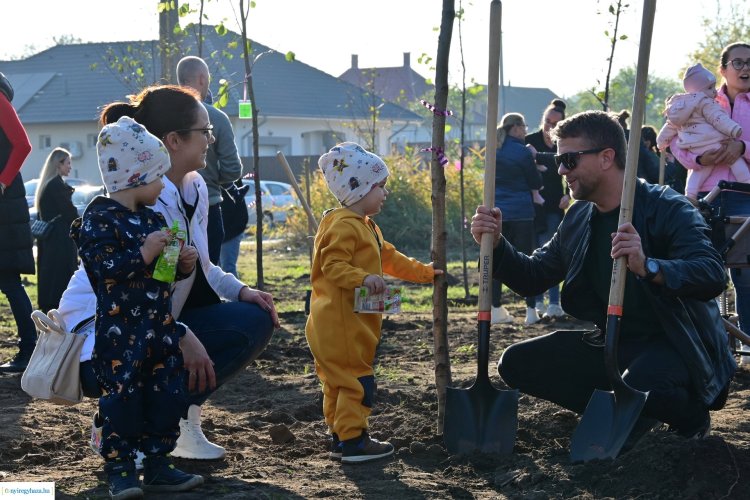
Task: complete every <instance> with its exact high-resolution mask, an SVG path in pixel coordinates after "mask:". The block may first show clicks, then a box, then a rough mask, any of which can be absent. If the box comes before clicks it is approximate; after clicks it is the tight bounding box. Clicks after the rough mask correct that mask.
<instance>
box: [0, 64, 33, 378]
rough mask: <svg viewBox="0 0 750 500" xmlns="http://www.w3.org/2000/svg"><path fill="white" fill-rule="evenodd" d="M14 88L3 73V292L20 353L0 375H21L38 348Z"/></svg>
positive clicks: (23, 153)
mask: <svg viewBox="0 0 750 500" xmlns="http://www.w3.org/2000/svg"><path fill="white" fill-rule="evenodd" d="M12 99H13V87H11V85H10V82H8V80H7V78H5V75H3V74H2V73H0V291H2V292H3V293H4V294H5V297H6V298H7V299H8V303H9V305H10V309H11V311H12V312H13V318H14V319H15V321H16V328H18V337H19V342H18V353H16V355H15V356H14V357H13V358H12V359H11V360H10V361H8V362H6V363H4V364H2V365H0V372H22V371H24V370H25V369H26V366H27V365H28V364H29V358H30V357H31V353H32V352H34V346H35V345H36V328H34V322H33V321H31V310H32V309H31V300H29V296H28V294H27V293H26V290H25V289H24V287H23V283H22V282H21V274H34V254H33V253H32V246H33V242H32V239H31V227H30V226H29V206H28V204H27V203H26V190H25V188H24V186H23V179H22V178H21V174H20V170H21V165H23V161H24V160H25V159H26V157H27V156H28V155H29V153H30V152H31V143H30V142H29V137H28V135H26V131H25V130H24V128H23V125H22V124H21V120H20V119H19V118H18V114H16V110H15V109H13V106H12V105H11V104H10V102H11V100H12Z"/></svg>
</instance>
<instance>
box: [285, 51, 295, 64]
mask: <svg viewBox="0 0 750 500" xmlns="http://www.w3.org/2000/svg"><path fill="white" fill-rule="evenodd" d="M284 58H285V59H286V61H287V62H293V61H295V60H296V56H295V54H294V52H292V51H291V50H290V51H289V52H287V53H286V54H285V55H284Z"/></svg>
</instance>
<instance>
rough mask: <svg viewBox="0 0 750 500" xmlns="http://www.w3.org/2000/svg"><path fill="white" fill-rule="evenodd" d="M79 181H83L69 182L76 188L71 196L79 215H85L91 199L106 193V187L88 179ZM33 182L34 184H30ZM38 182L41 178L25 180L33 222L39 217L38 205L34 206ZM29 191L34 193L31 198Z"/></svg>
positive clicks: (66, 180) (30, 218)
mask: <svg viewBox="0 0 750 500" xmlns="http://www.w3.org/2000/svg"><path fill="white" fill-rule="evenodd" d="M69 180H70V179H65V182H68V181H69ZM79 181H81V179H73V183H72V184H70V183H69V184H70V185H71V186H73V188H74V189H75V191H73V196H72V197H71V200H72V201H73V205H75V207H76V209H77V210H78V215H83V211H84V210H86V207H87V206H88V204H89V203H90V202H91V200H93V199H94V198H96V197H97V195H100V194H105V193H106V190H105V189H104V186H95V185H92V184H89V183H88V182H86V181H83V182H79ZM32 182H33V183H34V184H33V185H30V183H32ZM38 183H39V179H32V180H30V181H26V182H24V187H26V201H27V203H28V204H29V220H30V222H31V223H32V224H33V223H34V221H35V220H36V218H37V212H36V207H35V206H34V196H35V194H36V185H37V184H38ZM29 191H31V193H32V194H31V198H29ZM29 200H31V201H29Z"/></svg>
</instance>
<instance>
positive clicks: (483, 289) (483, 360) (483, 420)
mask: <svg viewBox="0 0 750 500" xmlns="http://www.w3.org/2000/svg"><path fill="white" fill-rule="evenodd" d="M500 19H501V6H500V0H493V1H492V3H491V5H490V50H489V53H490V63H489V79H488V82H489V83H488V85H487V142H486V146H487V147H486V149H485V169H484V205H485V206H487V207H492V206H494V204H495V155H494V152H495V149H496V147H497V136H496V127H497V109H498V105H497V96H498V74H499V66H500ZM492 243H493V242H492V234H489V233H485V234H483V235H482V240H481V243H480V251H479V266H480V273H479V277H480V286H479V314H478V322H479V340H478V349H477V377H476V380H475V382H474V385H472V386H471V387H470V388H468V389H458V388H454V387H448V388H447V391H446V396H445V422H444V426H443V440H444V441H445V447H446V449H447V450H448V452H449V453H454V454H456V453H457V454H466V453H473V452H477V451H478V452H482V453H497V454H510V453H511V452H512V451H513V444H514V443H515V440H516V429H517V428H518V416H517V412H518V391H503V390H499V389H495V388H494V387H493V386H492V383H491V382H490V378H489V375H488V374H487V367H488V359H489V351H490V305H491V300H492V296H491V293H490V284H491V281H492Z"/></svg>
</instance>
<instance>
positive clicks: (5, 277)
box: [0, 270, 36, 355]
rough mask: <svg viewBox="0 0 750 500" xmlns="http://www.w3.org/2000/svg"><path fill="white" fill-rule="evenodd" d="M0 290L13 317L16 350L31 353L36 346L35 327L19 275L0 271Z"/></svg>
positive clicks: (15, 272)
mask: <svg viewBox="0 0 750 500" xmlns="http://www.w3.org/2000/svg"><path fill="white" fill-rule="evenodd" d="M0 291H1V292H3V294H5V297H6V298H7V299H8V305H10V310H11V312H12V313H13V319H15V321H16V328H18V337H19V338H18V350H19V352H21V353H23V354H28V355H31V353H32V352H33V351H34V346H36V327H35V326H34V322H33V321H32V320H31V311H32V307H31V300H30V299H29V296H28V294H27V293H26V289H25V288H24V286H23V283H21V275H20V274H19V273H18V272H17V271H9V270H2V271H0Z"/></svg>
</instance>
